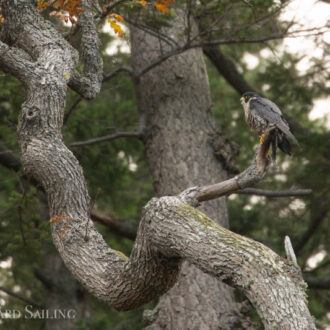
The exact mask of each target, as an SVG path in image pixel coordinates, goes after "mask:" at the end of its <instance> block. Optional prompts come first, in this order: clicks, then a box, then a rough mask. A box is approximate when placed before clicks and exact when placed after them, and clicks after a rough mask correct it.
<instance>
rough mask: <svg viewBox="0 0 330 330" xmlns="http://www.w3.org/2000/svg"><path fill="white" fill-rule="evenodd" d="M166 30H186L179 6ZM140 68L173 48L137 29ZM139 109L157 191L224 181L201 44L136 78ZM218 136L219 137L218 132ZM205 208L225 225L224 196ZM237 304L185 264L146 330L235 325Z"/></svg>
mask: <svg viewBox="0 0 330 330" xmlns="http://www.w3.org/2000/svg"><path fill="white" fill-rule="evenodd" d="M172 23H173V26H172V27H171V28H166V29H164V31H163V32H164V34H166V35H170V36H172V37H173V36H175V37H174V38H175V39H176V41H177V42H179V43H181V44H182V43H183V42H184V40H180V37H179V36H180V35H181V33H182V31H184V29H185V27H186V26H185V22H184V19H183V18H182V17H181V14H180V13H179V12H178V15H177V18H176V19H175V21H173V22H172ZM131 38H132V62H133V67H134V69H135V71H136V72H137V71H139V70H140V69H141V68H143V67H146V66H148V65H150V64H151V63H153V61H155V60H157V58H159V57H161V56H162V55H163V54H164V53H166V52H168V51H170V50H171V49H170V47H169V45H168V44H166V43H164V42H163V41H160V40H159V39H157V38H155V37H153V36H151V35H149V34H147V33H145V32H143V31H141V30H139V29H137V28H134V27H132V28H131ZM136 91H137V98H138V104H139V111H140V115H141V117H142V118H143V120H144V121H145V125H146V130H145V132H146V137H145V142H146V152H147V158H148V162H149V166H150V169H151V171H152V174H153V177H154V187H155V191H156V193H157V195H158V196H163V195H173V194H177V193H178V192H180V191H182V190H183V189H184V188H185V187H189V186H192V185H203V184H205V183H207V182H215V181H219V180H224V179H225V178H226V176H227V172H226V170H225V169H224V164H221V163H220V162H219V160H218V159H217V158H216V157H215V154H214V148H213V146H212V141H213V139H214V136H215V131H214V128H213V127H212V118H211V113H210V110H211V106H212V104H211V98H210V89H209V84H208V76H207V71H206V67H205V63H204V59H203V52H202V50H201V49H191V50H189V51H186V52H185V53H183V54H181V55H177V56H175V57H171V58H169V59H167V60H166V61H165V62H163V63H162V64H160V65H158V66H156V67H155V68H154V69H152V70H150V71H149V72H147V73H146V74H144V75H143V76H142V77H140V79H138V80H136ZM218 138H221V137H218ZM203 211H204V212H205V213H206V214H207V215H208V216H210V217H211V218H212V219H214V220H216V221H217V222H218V223H219V224H221V225H222V226H224V227H228V214H227V207H226V199H225V198H221V199H217V200H214V201H211V202H207V203H205V205H204V206H203ZM240 314H241V313H240V311H239V305H238V304H237V303H236V302H235V298H234V294H233V289H231V288H230V287H229V286H227V285H226V284H224V283H220V282H219V281H216V280H215V279H213V278H211V277H210V276H209V275H207V274H205V273H203V272H201V271H200V270H198V269H197V268H196V267H194V266H192V265H189V264H188V263H185V264H184V265H183V268H182V272H181V274H180V280H179V281H178V283H177V284H176V285H175V286H174V287H173V288H172V289H171V290H170V291H169V292H168V293H167V294H165V295H164V296H162V297H161V298H160V301H159V304H158V306H157V307H156V309H155V310H154V311H153V313H148V314H146V315H149V317H147V320H146V322H147V323H150V325H149V327H148V329H157V328H166V329H206V328H209V329H219V328H221V329H238V328H239V327H240V326H241V325H240V323H239V319H241V317H242V315H240Z"/></svg>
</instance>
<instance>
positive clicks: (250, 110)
mask: <svg viewBox="0 0 330 330" xmlns="http://www.w3.org/2000/svg"><path fill="white" fill-rule="evenodd" d="M240 100H241V103H242V105H243V108H244V113H245V120H246V122H247V124H248V125H249V126H250V128H251V130H252V131H254V132H256V133H257V134H258V135H259V137H260V143H263V134H264V132H265V130H266V128H267V127H268V126H270V125H275V126H276V128H277V130H276V134H275V137H274V139H273V141H272V142H271V143H272V153H273V159H274V161H275V160H276V149H277V147H279V148H280V149H281V150H282V151H283V152H284V153H285V154H288V155H291V145H290V142H289V141H288V139H287V137H288V138H289V139H290V140H291V141H293V142H294V143H295V144H297V145H299V143H298V141H297V140H296V138H295V137H294V136H293V134H292V133H291V132H290V127H289V125H288V123H287V122H286V121H285V119H284V118H283V114H282V112H281V110H280V109H279V107H278V106H277V105H276V104H275V103H274V102H272V101H270V100H268V99H265V98H263V97H261V96H259V95H258V94H257V93H253V92H246V93H244V94H243V95H242V97H241V99H240Z"/></svg>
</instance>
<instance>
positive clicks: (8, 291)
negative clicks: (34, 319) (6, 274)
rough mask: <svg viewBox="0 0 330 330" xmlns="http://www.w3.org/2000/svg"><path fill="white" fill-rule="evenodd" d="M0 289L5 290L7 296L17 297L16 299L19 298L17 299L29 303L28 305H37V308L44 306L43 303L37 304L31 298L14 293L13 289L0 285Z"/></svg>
mask: <svg viewBox="0 0 330 330" xmlns="http://www.w3.org/2000/svg"><path fill="white" fill-rule="evenodd" d="M0 291H2V292H5V293H6V294H8V295H9V296H12V297H14V298H17V299H19V300H21V301H23V302H25V303H27V304H30V305H32V306H34V307H37V308H44V306H43V305H40V304H37V303H36V302H34V301H33V300H31V299H29V298H26V297H24V296H22V295H20V294H18V293H15V292H13V291H11V290H9V289H7V288H4V287H3V286H0Z"/></svg>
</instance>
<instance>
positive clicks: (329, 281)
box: [303, 272, 330, 290]
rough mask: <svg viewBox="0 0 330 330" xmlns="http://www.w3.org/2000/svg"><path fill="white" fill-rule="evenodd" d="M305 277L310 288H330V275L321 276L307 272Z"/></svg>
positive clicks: (304, 274)
mask: <svg viewBox="0 0 330 330" xmlns="http://www.w3.org/2000/svg"><path fill="white" fill-rule="evenodd" d="M303 277H304V280H305V281H306V282H307V284H308V287H309V288H310V289H320V290H330V276H327V277H323V278H322V277H321V278H320V277H316V276H313V275H310V274H309V273H307V272H306V273H303Z"/></svg>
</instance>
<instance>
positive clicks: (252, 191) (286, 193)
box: [235, 188, 313, 197]
mask: <svg viewBox="0 0 330 330" xmlns="http://www.w3.org/2000/svg"><path fill="white" fill-rule="evenodd" d="M235 193H236V194H240V195H257V196H265V197H296V196H308V195H310V194H312V193H313V190H312V189H290V190H280V191H273V190H266V189H256V188H245V189H242V190H238V191H236V192H235Z"/></svg>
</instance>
